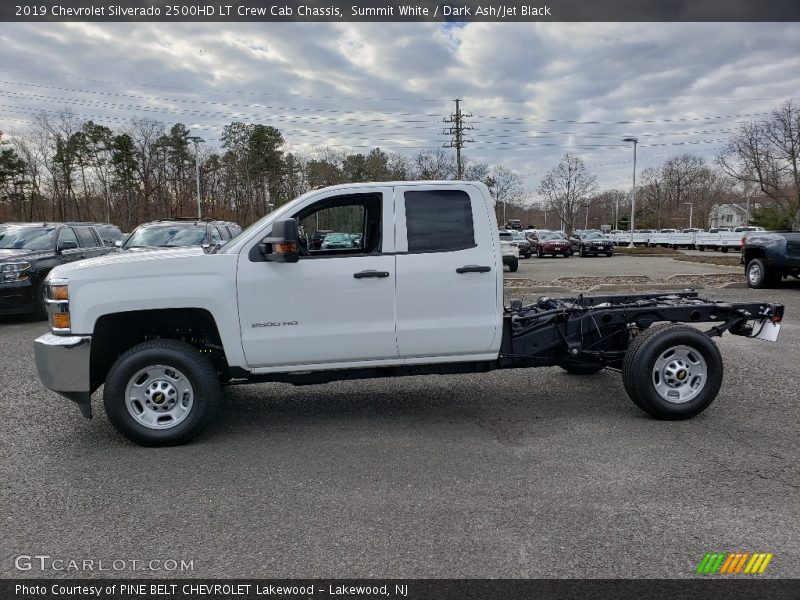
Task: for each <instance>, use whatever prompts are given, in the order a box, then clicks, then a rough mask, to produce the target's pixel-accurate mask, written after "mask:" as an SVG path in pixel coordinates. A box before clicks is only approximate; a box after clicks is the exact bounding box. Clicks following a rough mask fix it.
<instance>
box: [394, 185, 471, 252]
mask: <svg viewBox="0 0 800 600" xmlns="http://www.w3.org/2000/svg"><path fill="white" fill-rule="evenodd" d="M405 202H406V230H407V233H408V251H409V252H448V251H451V252H452V251H455V250H465V249H467V248H473V247H475V231H474V227H473V221H472V203H471V201H470V198H469V194H467V193H466V192H463V191H461V190H425V191H419V192H416V191H413V192H406V193H405Z"/></svg>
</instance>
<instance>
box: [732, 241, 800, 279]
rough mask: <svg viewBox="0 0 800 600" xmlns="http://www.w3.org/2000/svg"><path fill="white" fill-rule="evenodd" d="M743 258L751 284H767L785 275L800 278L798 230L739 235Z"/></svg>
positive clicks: (745, 270)
mask: <svg viewBox="0 0 800 600" xmlns="http://www.w3.org/2000/svg"><path fill="white" fill-rule="evenodd" d="M742 262H743V263H744V272H745V274H746V275H747V285H749V286H750V287H751V288H757V289H761V288H770V287H776V286H777V285H778V284H780V282H781V279H783V278H784V277H788V276H792V277H795V278H797V279H800V232H788V233H783V232H760V231H759V232H755V233H751V234H750V235H748V236H747V237H745V238H743V239H742Z"/></svg>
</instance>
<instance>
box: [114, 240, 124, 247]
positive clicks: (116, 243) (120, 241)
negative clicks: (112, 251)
mask: <svg viewBox="0 0 800 600" xmlns="http://www.w3.org/2000/svg"><path fill="white" fill-rule="evenodd" d="M114 245H115V246H116V247H117V248H122V240H116V241H115V242H114Z"/></svg>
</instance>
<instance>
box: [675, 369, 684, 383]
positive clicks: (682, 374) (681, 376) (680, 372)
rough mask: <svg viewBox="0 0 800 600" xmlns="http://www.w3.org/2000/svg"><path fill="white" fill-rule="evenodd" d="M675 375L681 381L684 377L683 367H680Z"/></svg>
mask: <svg viewBox="0 0 800 600" xmlns="http://www.w3.org/2000/svg"><path fill="white" fill-rule="evenodd" d="M675 376H676V377H677V378H678V379H680V380H681V381H683V380H684V379H686V371H684V370H683V369H681V370H680V371H678V372H677V373H676V374H675Z"/></svg>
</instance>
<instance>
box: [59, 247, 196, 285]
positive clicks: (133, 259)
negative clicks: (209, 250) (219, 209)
mask: <svg viewBox="0 0 800 600" xmlns="http://www.w3.org/2000/svg"><path fill="white" fill-rule="evenodd" d="M198 250H199V252H198ZM210 256H212V255H210V254H206V253H205V252H203V250H202V248H195V247H188V248H175V249H162V250H158V251H153V252H114V253H112V254H106V255H105V256H98V257H96V258H87V259H85V260H78V261H75V262H72V263H67V264H64V265H59V266H58V267H56V268H55V269H53V270H52V271H51V273H52V274H53V275H52V276H53V277H54V278H55V277H67V278H68V279H69V278H72V277H76V276H77V277H81V275H82V273H83V272H87V273H89V272H91V271H94V270H97V269H103V268H104V267H111V268H113V269H114V271H118V272H122V270H123V267H124V266H126V265H130V266H131V268H135V269H136V270H137V271H139V272H141V271H142V270H147V271H152V272H154V273H158V272H160V271H164V270H172V268H171V267H172V266H173V261H180V260H181V259H186V258H193V259H195V260H198V259H199V260H202V259H203V258H207V257H210ZM134 265H135V267H134ZM168 265H169V266H168Z"/></svg>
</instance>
